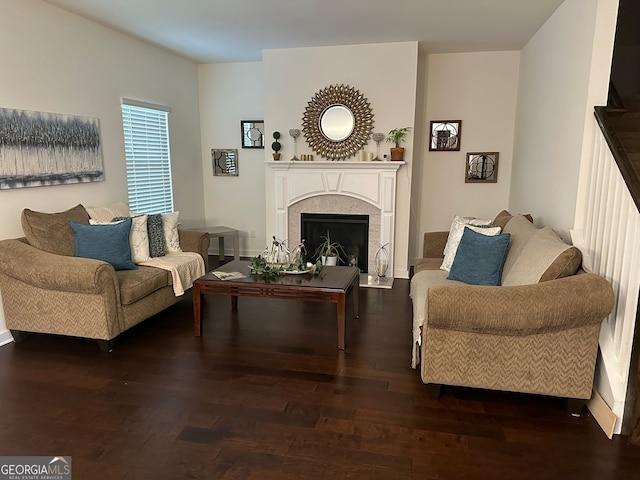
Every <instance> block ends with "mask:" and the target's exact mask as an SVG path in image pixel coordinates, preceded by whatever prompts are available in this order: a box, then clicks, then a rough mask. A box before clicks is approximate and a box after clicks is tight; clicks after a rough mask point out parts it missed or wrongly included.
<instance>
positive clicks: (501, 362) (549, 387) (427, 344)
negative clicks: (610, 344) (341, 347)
mask: <svg viewBox="0 0 640 480" xmlns="http://www.w3.org/2000/svg"><path fill="white" fill-rule="evenodd" d="M599 332H600V325H599V324H594V325H589V326H586V327H582V328H573V329H569V330H561V331H559V332H553V333H545V334H540V335H525V336H522V337H505V336H503V335H484V334H476V333H467V332H456V331H450V330H442V329H437V328H427V330H426V332H425V333H424V334H423V342H422V372H421V374H422V381H423V382H424V383H435V384H444V385H458V386H465V387H476V388H487V389H492V390H504V391H512V392H523V393H536V394H541V395H551V396H556V397H567V398H582V399H586V398H589V397H591V387H592V384H593V374H594V370H595V362H596V353H597V350H598V335H599Z"/></svg>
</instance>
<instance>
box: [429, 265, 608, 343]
mask: <svg viewBox="0 0 640 480" xmlns="http://www.w3.org/2000/svg"><path fill="white" fill-rule="evenodd" d="M613 303H614V295H613V289H612V288H611V285H610V284H609V282H607V281H606V280H605V279H604V278H602V277H600V276H599V275H595V274H593V273H578V274H576V275H573V276H570V277H565V278H561V279H558V280H551V281H548V282H542V283H536V284H532V285H519V286H513V287H511V286H509V287H503V286H498V287H487V286H476V285H449V286H440V287H433V288H430V289H429V291H428V292H427V305H428V307H427V318H426V319H425V324H426V326H427V328H436V329H444V330H455V331H461V332H470V333H485V334H490V335H513V336H524V335H535V334H541V333H547V332H554V331H561V330H568V329H573V328H579V327H583V326H586V325H590V324H597V323H600V322H601V321H602V320H603V319H604V318H605V317H606V316H607V315H608V314H609V313H610V312H611V310H612V308H613Z"/></svg>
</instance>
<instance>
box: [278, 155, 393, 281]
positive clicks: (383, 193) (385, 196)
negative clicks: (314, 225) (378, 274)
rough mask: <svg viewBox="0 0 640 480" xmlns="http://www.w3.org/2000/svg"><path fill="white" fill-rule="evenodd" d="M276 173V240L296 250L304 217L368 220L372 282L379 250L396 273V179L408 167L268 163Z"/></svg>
mask: <svg viewBox="0 0 640 480" xmlns="http://www.w3.org/2000/svg"><path fill="white" fill-rule="evenodd" d="M265 164H266V165H267V167H268V168H271V169H272V170H273V178H274V181H275V185H274V199H275V206H274V207H275V236H276V237H277V238H284V239H287V244H288V245H290V246H295V245H297V244H298V243H299V241H300V214H301V213H328V214H359V215H368V216H369V248H368V249H369V252H368V254H369V267H368V269H369V276H371V275H373V274H374V272H375V269H374V257H375V254H376V251H377V249H378V244H382V245H384V244H389V246H388V247H387V251H388V252H389V268H388V273H389V274H391V275H392V272H393V271H394V270H393V263H394V261H393V246H394V233H395V232H394V228H395V214H396V177H397V171H398V169H399V168H400V167H401V166H402V165H404V164H405V162H349V161H344V162H329V161H314V162H288V161H284V162H283V161H267V162H265Z"/></svg>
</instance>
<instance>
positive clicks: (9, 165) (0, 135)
mask: <svg viewBox="0 0 640 480" xmlns="http://www.w3.org/2000/svg"><path fill="white" fill-rule="evenodd" d="M103 180H104V167H103V163H102V148H101V144H100V123H99V121H98V119H97V118H91V117H80V116H74V115H62V114H55V113H45V112H33V111H28V110H14V109H11V108H0V190H1V189H9V188H23V187H40V186H46V185H62V184H68V183H85V182H100V181H103Z"/></svg>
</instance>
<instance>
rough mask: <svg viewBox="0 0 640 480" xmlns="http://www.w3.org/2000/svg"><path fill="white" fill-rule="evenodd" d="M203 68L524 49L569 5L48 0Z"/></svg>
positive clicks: (547, 0)
mask: <svg viewBox="0 0 640 480" xmlns="http://www.w3.org/2000/svg"><path fill="white" fill-rule="evenodd" d="M44 1H45V2H47V3H49V4H51V5H55V6H58V7H61V8H63V9H65V10H68V11H70V12H73V13H75V14H78V15H80V16H82V17H86V18H88V19H90V20H93V21H96V22H98V23H101V24H103V25H106V26H108V27H110V28H113V29H115V30H118V31H121V32H124V33H127V34H129V35H132V36H134V37H136V38H139V39H141V40H144V41H146V42H148V43H151V44H154V45H158V46H160V47H162V48H165V49H167V50H170V51H172V52H174V53H177V54H179V55H182V56H184V57H187V58H189V59H192V60H194V61H195V62H197V63H221V62H246V61H260V60H261V59H262V50H263V49H273V48H296V47H315V46H330V45H351V44H366V43H386V42H404V41H418V42H419V46H420V50H421V51H422V52H428V53H453V52H478V51H500V50H519V49H521V48H522V47H523V46H524V45H525V44H526V42H527V41H528V40H529V39H530V38H531V37H532V36H533V34H534V33H535V32H536V31H537V30H538V29H539V28H540V26H541V25H542V24H544V22H545V21H546V20H547V19H548V18H549V17H550V16H551V14H552V13H553V12H554V11H555V10H556V8H557V7H558V6H559V5H560V4H561V3H562V1H563V0H44Z"/></svg>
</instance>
